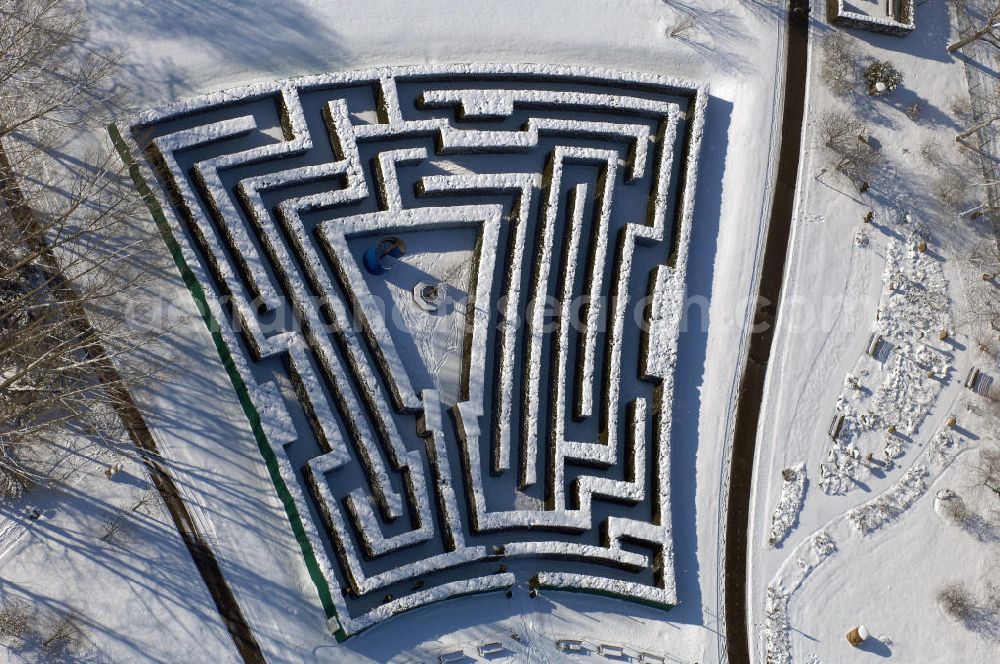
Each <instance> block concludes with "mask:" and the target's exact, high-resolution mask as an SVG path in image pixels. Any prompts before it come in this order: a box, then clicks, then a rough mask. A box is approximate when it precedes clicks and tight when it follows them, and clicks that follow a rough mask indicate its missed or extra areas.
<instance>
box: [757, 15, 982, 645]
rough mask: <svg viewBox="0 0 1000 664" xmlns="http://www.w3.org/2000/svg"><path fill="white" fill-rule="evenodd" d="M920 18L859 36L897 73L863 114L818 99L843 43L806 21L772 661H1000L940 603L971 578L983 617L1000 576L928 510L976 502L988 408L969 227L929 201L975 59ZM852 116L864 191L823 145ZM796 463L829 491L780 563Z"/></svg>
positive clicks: (774, 370) (766, 588) (772, 418)
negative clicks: (865, 139) (830, 120)
mask: <svg viewBox="0 0 1000 664" xmlns="http://www.w3.org/2000/svg"><path fill="white" fill-rule="evenodd" d="M854 4H866V5H867V3H854ZM816 5H817V3H814V7H813V11H814V17H815V16H816V8H817V7H816ZM915 18H916V20H915V22H916V26H917V27H916V29H915V30H914V32H913V33H912V34H910V35H909V36H907V37H905V38H903V39H900V38H897V37H891V36H884V35H876V34H873V33H870V32H865V31H859V30H849V31H848V34H849V35H850V36H851V38H852V40H854V43H855V44H856V45H857V47H858V48H859V49H860V51H861V53H862V56H868V57H871V58H876V59H879V60H889V61H891V62H892V63H893V64H894V65H895V66H897V67H898V68H899V69H900V71H902V72H903V75H904V83H903V85H902V86H901V87H900V88H899V89H897V90H896V91H894V92H891V93H888V94H887V95H885V96H884V97H880V96H868V95H866V94H864V93H863V92H860V93H859V94H858V95H857V96H856V97H855V98H854V99H853V100H852V99H850V98H848V99H841V98H837V97H835V96H834V95H833V94H832V93H831V91H830V90H829V89H828V88H827V87H826V85H825V84H824V82H823V80H822V66H821V62H822V41H823V38H824V36H826V35H828V34H829V33H830V32H831V30H833V29H834V28H831V27H830V26H829V25H827V24H825V22H819V21H817V22H814V24H813V31H812V39H811V43H810V78H809V85H810V88H809V96H808V104H809V106H808V109H809V110H808V112H807V118H808V119H807V122H806V131H807V135H806V138H805V141H804V142H805V150H804V154H803V160H802V163H801V167H800V176H799V191H798V198H797V217H796V220H795V222H794V229H793V233H792V236H791V238H790V243H791V244H790V253H789V262H788V265H787V270H786V278H785V283H784V292H783V295H782V303H781V308H780V317H781V318H780V321H779V324H778V329H777V333H776V337H775V346H774V350H773V353H774V355H773V356H772V363H771V367H770V369H769V373H768V386H767V388H766V394H765V402H764V407H763V414H762V422H764V423H765V424H764V425H763V427H762V429H761V432H760V438H759V441H758V449H757V462H756V463H757V466H756V471H755V488H754V504H753V507H752V528H751V533H752V537H753V541H752V542H751V569H750V575H749V578H750V584H751V596H752V606H751V615H750V624H751V631H752V632H754V631H755V632H756V634H757V636H758V638H761V641H760V645H759V647H758V648H757V649H756V652H755V657H756V658H757V659H756V661H759V662H765V661H767V662H809V663H810V664H820V663H830V662H837V663H840V662H854V661H868V660H869V659H872V658H878V657H890V656H891V657H892V658H893V659H894V660H895V659H899V660H900V661H913V662H918V661H919V662H925V661H926V662H932V661H933V662H937V661H949V662H950V661H956V662H957V661H965V662H985V661H990V659H991V656H990V655H988V653H991V652H995V649H996V647H997V643H996V631H995V629H992V628H991V627H990V625H985V627H984V625H983V624H978V625H975V624H972V622H971V621H970V622H968V624H961V623H960V622H959V621H954V620H951V619H949V618H947V617H946V616H945V615H944V613H943V612H942V611H941V610H940V608H939V603H938V601H937V598H936V593H937V592H938V590H940V589H941V588H942V587H944V586H945V585H946V584H947V583H949V582H953V581H961V582H964V583H965V584H967V585H968V587H969V588H974V589H978V590H977V592H979V593H980V597H979V598H978V599H977V601H980V602H985V601H986V600H985V599H984V598H983V597H982V595H983V593H984V592H985V590H984V588H985V586H984V583H983V579H984V577H985V572H984V570H985V569H987V568H989V566H990V565H993V564H995V561H996V552H995V550H991V548H990V546H991V545H990V544H989V543H988V542H985V541H983V540H982V539H981V538H980V539H976V537H975V536H974V535H970V533H969V532H963V531H962V529H961V528H958V527H955V526H953V525H951V526H949V525H948V524H946V523H945V521H943V520H942V518H941V517H939V516H938V515H937V514H936V513H935V511H934V505H935V495H936V494H937V493H938V492H939V491H940V490H942V489H945V488H952V489H955V490H956V491H957V492H958V493H960V494H961V493H962V490H961V489H959V488H958V487H963V486H964V487H965V488H966V490H965V493H969V492H970V489H969V486H970V472H971V471H970V467H971V466H970V459H974V458H975V454H976V452H975V450H976V449H977V448H978V447H981V446H982V445H985V444H988V443H987V438H988V436H987V433H986V432H987V430H988V428H989V426H988V423H987V421H986V420H985V419H981V418H980V417H978V416H977V415H976V414H975V413H974V410H969V409H967V408H966V405H967V404H970V405H972V406H974V407H978V405H979V404H978V401H979V399H980V397H977V396H975V395H974V394H973V393H972V391H971V390H968V389H965V387H964V386H963V382H964V381H965V378H966V376H967V374H968V372H969V370H970V369H971V368H972V367H973V366H980V365H982V364H983V363H984V362H991V360H988V359H987V358H985V357H984V356H983V355H982V354H981V353H980V351H979V350H978V347H977V343H976V339H977V338H982V334H983V333H984V330H982V329H981V328H980V327H979V323H976V322H974V319H975V317H974V316H971V315H970V314H969V312H968V306H969V305H968V303H967V301H966V286H967V285H968V284H969V283H970V280H971V279H978V278H979V274H978V272H976V270H974V269H971V268H970V266H969V265H968V264H967V263H965V262H964V258H965V257H966V256H967V255H968V251H969V246H970V244H971V243H973V242H974V241H975V238H974V233H973V232H972V231H971V228H972V227H971V226H967V225H966V224H969V221H968V219H967V217H963V218H961V219H959V218H958V217H956V216H955V215H954V213H952V212H948V211H946V210H945V209H943V207H942V200H941V197H940V195H939V194H937V193H935V192H940V191H941V186H940V183H941V182H942V181H943V179H944V174H946V173H947V172H948V169H949V168H954V167H955V166H954V165H955V164H961V163H962V157H960V156H959V154H958V151H957V149H956V147H955V146H956V144H955V142H954V137H955V134H957V133H958V132H959V131H961V129H963V127H962V126H961V124H960V120H956V119H955V118H954V115H953V110H952V109H953V108H955V107H956V100H959V101H960V100H962V99H967V98H968V87H967V84H966V78H965V71H964V68H963V64H962V61H961V60H960V59H955V58H953V57H951V56H950V55H949V54H948V53H947V52H946V46H947V44H948V40H949V37H950V36H951V34H952V30H951V29H950V25H951V24H952V21H953V16H952V15H951V14H950V10H949V9H948V8H947V6H946V5H944V4H943V3H942V4H940V5H933V4H931V3H924V4H919V5H918V6H917V8H916V17H915ZM850 107H853V109H854V110H855V111H856V112H857V114H858V116H859V117H860V118H861V119H862V120H864V121H865V123H866V125H867V127H868V132H869V136H870V137H871V138H870V139H869V143H870V144H874V145H877V146H878V150H879V152H880V153H881V164H880V165H879V166H877V167H876V170H875V174H874V175H873V176H872V177H871V178H870V180H871V182H870V186H871V188H870V189H869V190H868V191H866V192H859V187H858V185H859V184H860V182H850V181H849V180H848V179H847V178H844V177H842V176H840V174H838V173H835V172H834V169H833V168H832V167H830V166H831V165H830V162H829V160H828V159H829V158H828V156H827V153H826V151H825V148H824V147H823V145H822V141H821V139H820V138H819V137H820V132H821V127H822V121H823V120H822V117H823V113H824V111H827V110H829V109H832V108H837V109H843V108H850ZM907 110H909V111H910V112H909V114H908V113H907V112H906V111H907ZM926 146H930V147H926ZM934 150H940V151H939V152H934ZM966 172H967V173H971V175H970V174H967V175H966V176H965V177H966V178H967V179H970V180H972V181H976V182H978V181H981V179H980V178H979V176H978V174H977V173H976V170H975V168H974V167H972V166H969V170H967V171H966ZM973 195H974V196H978V195H980V194H973ZM866 217H867V219H866ZM973 273H975V274H973ZM987 334H989V333H987ZM994 334H995V333H994ZM953 418H954V419H953ZM798 463H804V464H805V467H806V468H807V469H808V470H809V474H808V481H809V486H810V487H812V486H816V487H817V488H819V489H820V490H819V491H810V492H809V493H808V494H807V496H806V499H805V501H804V503H803V505H802V509H801V511H800V512H799V513H798V514H797V521H798V526H797V528H796V529H795V530H794V531H792V533H791V534H790V535H789V536H788V537H787V538H786V539H785V541H784V543H783V546H782V547H780V548H773V547H769V546H767V540H768V537H773V534H772V533H773V532H774V530H773V525H772V522H771V520H770V519H769V515H770V514H771V513H772V512H773V511H775V510H777V509H779V508H776V507H775V506H776V505H779V504H780V505H784V504H786V503H787V499H786V494H787V492H788V485H787V482H783V481H782V478H781V470H782V469H784V468H787V467H789V466H791V465H793V464H798ZM973 493H975V492H973ZM977 495H979V496H980V498H979V499H977V500H979V502H977V503H976V504H977V507H976V508H975V509H974V510H973V511H974V512H975V510H979V512H976V513H977V514H979V513H981V514H982V515H983V516H982V518H988V515H989V506H990V502H989V500H988V499H987V497H985V496H983V495H982V494H981V493H979V494H977ZM784 520H786V521H789V520H791V517H788V518H786V519H784ZM817 537H821V538H822V539H823V541H824V542H826V543H827V544H828V545H827V546H824V547H823V555H818V554H817V552H816V547H815V542H816V538H817ZM994 546H995V545H994ZM986 622H988V621H986ZM859 624H864V625H865V626H867V628H868V629H869V631H870V632H871V634H872V635H873V636H872V638H871V639H869V640H868V641H867V642H865V644H864V645H862V646H861V647H860V648H858V649H854V648H852V647H851V646H850V644H848V642H847V640H846V638H845V635H846V634H847V632H848V631H849V630H851V629H852V628H853V627H855V626H857V625H859Z"/></svg>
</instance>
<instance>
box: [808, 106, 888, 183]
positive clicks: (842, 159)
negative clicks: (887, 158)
mask: <svg viewBox="0 0 1000 664" xmlns="http://www.w3.org/2000/svg"><path fill="white" fill-rule="evenodd" d="M820 138H821V139H822V141H823V145H824V146H825V147H826V148H827V149H828V150H829V152H830V153H831V155H832V156H833V164H832V165H833V167H834V168H835V169H836V170H838V171H840V172H841V173H843V174H844V175H846V176H848V177H850V178H852V179H856V180H864V179H866V178H867V177H868V175H870V174H871V171H872V169H873V168H874V167H875V165H876V164H877V163H878V160H879V152H878V150H876V149H875V148H874V147H872V145H871V144H870V142H869V140H868V130H867V128H866V127H865V123H864V122H863V121H862V120H861V119H860V118H859V117H858V116H856V115H854V114H853V113H851V112H849V111H827V112H826V113H824V114H823V116H822V118H820Z"/></svg>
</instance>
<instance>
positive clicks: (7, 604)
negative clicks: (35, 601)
mask: <svg viewBox="0 0 1000 664" xmlns="http://www.w3.org/2000/svg"><path fill="white" fill-rule="evenodd" d="M33 617H34V611H33V610H32V608H31V605H30V604H28V602H26V601H25V600H23V599H20V598H17V597H12V598H9V599H6V600H4V601H3V602H2V603H0V642H2V643H6V644H8V645H9V644H10V641H12V640H20V639H22V638H23V637H24V636H26V635H27V634H28V632H29V631H30V630H31V623H32V619H33Z"/></svg>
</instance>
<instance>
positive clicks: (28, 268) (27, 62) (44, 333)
mask: <svg viewBox="0 0 1000 664" xmlns="http://www.w3.org/2000/svg"><path fill="white" fill-rule="evenodd" d="M85 28H86V26H85V24H84V17H83V15H82V13H81V10H80V9H79V8H78V5H77V4H76V3H71V2H68V1H67V0H0V52H2V53H3V54H4V57H3V58H2V59H0V494H2V493H6V494H12V493H17V492H18V490H23V489H25V488H27V487H28V486H30V483H31V482H32V481H40V480H44V479H45V477H44V472H42V471H41V470H40V467H39V466H38V465H37V464H36V463H35V461H37V458H38V457H39V456H40V455H41V456H44V454H43V452H44V450H45V449H52V446H53V445H54V444H56V443H58V442H59V441H61V440H63V439H64V438H65V437H66V436H69V435H78V434H82V435H85V436H87V437H88V438H89V439H90V440H93V441H95V442H97V443H100V444H106V445H113V444H115V443H117V442H118V441H119V440H121V439H122V438H123V430H122V425H121V420H120V418H119V417H118V414H117V411H116V406H117V405H119V401H120V400H121V399H124V398H127V391H126V390H127V389H128V388H129V387H130V386H131V385H130V384H126V382H125V379H124V378H122V377H121V376H129V377H130V378H132V377H139V376H144V375H148V373H149V368H150V365H148V364H147V363H145V362H144V361H141V360H140V359H139V354H138V353H136V352H135V351H136V350H137V348H139V347H141V346H142V345H143V344H144V343H146V341H147V339H146V338H145V337H144V336H143V335H142V334H141V333H136V332H133V331H132V330H131V329H130V328H129V327H128V325H127V324H126V321H125V320H124V319H123V316H122V315H121V313H120V308H118V307H116V306H114V305H115V301H116V299H117V298H119V297H120V296H121V294H122V293H123V292H124V291H125V290H127V289H128V288H130V287H131V286H132V285H134V284H135V283H136V281H137V280H138V279H139V278H140V277H141V274H142V269H141V267H140V265H139V264H140V261H138V260H137V258H138V256H139V254H140V253H141V247H143V246H144V245H145V243H146V241H147V239H148V236H147V235H146V233H145V232H143V231H135V230H134V229H133V228H132V224H131V219H132V218H133V216H134V214H135V213H136V212H137V210H138V209H139V201H138V200H137V197H136V196H135V195H134V193H133V190H132V188H131V186H130V184H129V183H128V181H127V179H126V178H125V177H123V175H124V174H123V172H122V171H121V170H120V167H119V166H118V165H117V164H118V161H117V159H116V158H114V157H113V155H112V152H111V150H110V148H108V147H106V146H102V147H101V148H99V149H98V150H97V151H96V152H95V153H93V154H91V155H88V158H87V159H85V160H84V163H86V164H89V165H88V166H87V167H82V168H76V169H66V168H59V169H56V168H50V167H49V165H50V161H49V159H50V156H49V155H51V154H52V153H54V152H58V151H59V150H61V149H62V148H63V147H64V143H65V142H66V141H67V140H70V139H71V138H73V137H74V136H75V135H76V134H80V133H83V130H84V129H86V128H89V127H93V126H99V125H98V124H97V123H98V122H99V121H100V119H102V118H101V115H102V113H103V112H104V108H105V105H106V104H107V103H108V102H109V100H110V99H111V97H110V93H109V92H108V89H109V83H108V81H109V75H110V74H111V73H112V72H113V71H115V66H116V64H115V59H114V58H113V57H111V56H110V55H109V54H100V53H94V52H92V51H90V50H88V49H86V48H84V44H83V40H82V37H83V34H84V31H85ZM116 365H117V366H118V367H119V368H121V369H123V371H122V372H121V373H118V372H117V371H114V370H113V369H114V367H115V366H116Z"/></svg>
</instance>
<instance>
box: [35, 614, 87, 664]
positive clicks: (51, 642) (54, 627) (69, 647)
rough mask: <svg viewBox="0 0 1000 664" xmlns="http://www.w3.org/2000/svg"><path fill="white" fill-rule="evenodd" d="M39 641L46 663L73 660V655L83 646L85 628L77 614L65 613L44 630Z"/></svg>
mask: <svg viewBox="0 0 1000 664" xmlns="http://www.w3.org/2000/svg"><path fill="white" fill-rule="evenodd" d="M38 640H39V642H40V644H39V651H40V652H41V654H42V656H43V657H44V659H45V661H62V660H64V659H71V660H72V659H75V658H74V657H73V656H72V655H73V653H74V652H75V651H76V650H77V649H78V648H79V647H80V646H81V645H82V644H83V641H84V632H83V627H82V626H81V625H80V620H79V618H77V616H76V615H75V614H73V613H71V612H69V613H64V614H62V615H61V616H58V617H56V618H54V619H53V620H51V621H50V622H49V623H48V624H46V625H45V626H44V627H43V628H42V630H41V633H40V634H39V635H38Z"/></svg>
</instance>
